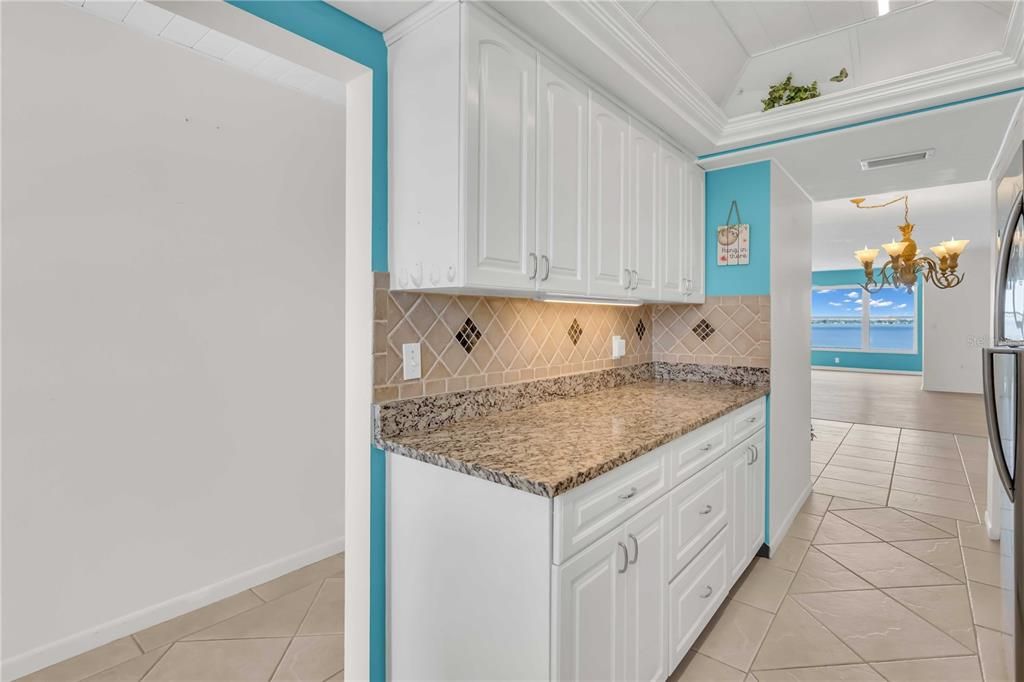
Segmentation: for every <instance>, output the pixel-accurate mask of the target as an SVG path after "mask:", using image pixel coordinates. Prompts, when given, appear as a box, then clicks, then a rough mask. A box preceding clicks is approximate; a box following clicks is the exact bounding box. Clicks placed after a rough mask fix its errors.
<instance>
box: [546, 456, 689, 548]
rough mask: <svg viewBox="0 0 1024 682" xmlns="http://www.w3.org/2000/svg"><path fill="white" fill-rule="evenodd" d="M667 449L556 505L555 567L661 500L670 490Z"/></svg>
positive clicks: (586, 486) (615, 471)
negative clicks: (655, 501)
mask: <svg viewBox="0 0 1024 682" xmlns="http://www.w3.org/2000/svg"><path fill="white" fill-rule="evenodd" d="M667 470H668V466H667V464H666V458H665V449H664V447H662V448H658V449H657V450H653V451H651V452H649V453H647V454H646V455H643V456H642V457H639V458H637V459H635V460H633V461H632V462H629V463H628V464H624V465H622V466H621V467H619V468H617V469H613V470H611V471H609V472H608V473H606V474H604V475H602V476H599V477H598V478H595V479H594V480H593V481H589V482H588V483H585V484H584V485H581V486H580V487H579V488H574V489H572V490H570V491H569V492H567V493H566V494H564V495H559V496H558V497H556V498H555V501H554V547H553V555H554V557H553V559H554V563H556V564H560V563H562V562H563V561H565V560H566V559H568V558H569V557H571V556H572V555H573V554H575V553H576V552H578V551H580V550H581V549H583V548H584V547H586V546H587V545H589V544H590V543H591V542H593V541H594V540H596V539H597V538H599V537H601V536H602V535H604V534H605V533H607V532H608V531H610V530H612V529H613V528H615V527H616V526H618V525H619V524H621V523H622V522H623V521H625V520H626V519H628V518H629V517H631V516H632V515H633V514H635V513H637V512H638V511H640V510H641V509H643V508H644V507H646V506H647V505H648V504H650V503H651V502H653V501H654V500H656V499H658V497H660V496H661V495H662V494H663V493H665V492H666V491H667V490H668V488H669V484H668V473H667Z"/></svg>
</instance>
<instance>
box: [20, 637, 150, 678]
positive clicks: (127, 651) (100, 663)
mask: <svg viewBox="0 0 1024 682" xmlns="http://www.w3.org/2000/svg"><path fill="white" fill-rule="evenodd" d="M141 653H142V652H141V651H139V647H138V646H137V645H136V644H135V642H134V641H132V638H131V637H122V638H121V639H115V640H114V641H113V642H110V643H109V644H104V645H103V646H101V647H97V648H95V649H91V650H89V651H86V652H85V653H84V654H81V655H79V656H75V657H74V658H69V659H68V660H66V661H61V662H60V663H57V664H56V665H51V666H50V667H48V668H43V669H42V670H40V671H38V672H35V673H32V674H30V675H26V676H25V677H22V678H20V679H19V680H18V682H71V680H81V679H82V678H84V677H88V676H89V675H93V674H95V673H98V672H101V671H103V670H107V669H108V668H111V667H113V666H115V665H119V664H121V663H124V662H125V661H129V660H131V659H133V658H137V657H138V656H139V654H141Z"/></svg>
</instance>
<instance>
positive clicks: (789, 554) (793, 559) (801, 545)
mask: <svg viewBox="0 0 1024 682" xmlns="http://www.w3.org/2000/svg"><path fill="white" fill-rule="evenodd" d="M810 546H811V543H810V542H808V541H807V540H801V539H800V538H793V537H787V538H784V539H783V540H782V542H780V543H779V546H778V547H775V548H773V549H772V556H771V559H769V561H771V562H772V565H773V566H775V568H781V569H784V570H786V571H796V569H798V568H800V562H801V561H803V560H804V554H806V553H807V548H808V547H810Z"/></svg>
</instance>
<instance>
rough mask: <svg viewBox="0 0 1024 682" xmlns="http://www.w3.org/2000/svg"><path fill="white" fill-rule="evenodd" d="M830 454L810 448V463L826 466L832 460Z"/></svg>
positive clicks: (819, 449)
mask: <svg viewBox="0 0 1024 682" xmlns="http://www.w3.org/2000/svg"><path fill="white" fill-rule="evenodd" d="M832 454H833V453H831V452H829V451H827V450H822V449H821V448H817V449H815V448H811V462H812V463H814V464H828V461H829V460H830V459H832Z"/></svg>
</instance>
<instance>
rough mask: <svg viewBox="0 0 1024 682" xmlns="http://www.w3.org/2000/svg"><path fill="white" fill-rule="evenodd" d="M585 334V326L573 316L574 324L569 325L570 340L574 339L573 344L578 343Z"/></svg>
mask: <svg viewBox="0 0 1024 682" xmlns="http://www.w3.org/2000/svg"><path fill="white" fill-rule="evenodd" d="M581 336H583V327H581V326H580V323H579V322H577V321H576V318H575V317H574V318H572V324H570V325H569V340H570V341H572V345H574V346H575V345H576V344H577V343H579V342H580V337H581Z"/></svg>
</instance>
